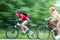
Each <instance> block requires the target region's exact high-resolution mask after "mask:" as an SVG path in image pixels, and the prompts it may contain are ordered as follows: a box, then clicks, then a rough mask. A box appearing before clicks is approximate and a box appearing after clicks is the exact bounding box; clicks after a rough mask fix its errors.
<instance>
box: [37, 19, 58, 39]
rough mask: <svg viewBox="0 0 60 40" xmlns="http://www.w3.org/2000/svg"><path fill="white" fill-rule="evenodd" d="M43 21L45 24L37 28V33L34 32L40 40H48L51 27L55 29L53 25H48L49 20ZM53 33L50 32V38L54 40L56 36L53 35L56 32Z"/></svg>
mask: <svg viewBox="0 0 60 40" xmlns="http://www.w3.org/2000/svg"><path fill="white" fill-rule="evenodd" d="M45 20H46V22H45V23H44V24H43V25H41V26H39V27H38V28H37V31H36V32H37V38H39V39H41V40H48V39H49V37H50V33H51V30H52V29H53V27H52V26H54V27H56V26H55V25H50V21H49V20H50V19H48V20H47V19H45ZM51 27H52V28H51ZM54 32H55V31H54ZM54 32H52V37H53V39H54V40H55V36H56V35H57V34H55V33H56V32H55V33H54Z"/></svg>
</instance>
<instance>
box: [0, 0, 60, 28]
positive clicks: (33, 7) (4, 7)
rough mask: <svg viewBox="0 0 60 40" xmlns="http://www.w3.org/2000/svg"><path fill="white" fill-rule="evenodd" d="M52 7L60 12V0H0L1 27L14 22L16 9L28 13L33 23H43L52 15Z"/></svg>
mask: <svg viewBox="0 0 60 40" xmlns="http://www.w3.org/2000/svg"><path fill="white" fill-rule="evenodd" d="M50 7H55V9H56V10H57V11H58V12H59V13H60V0H0V28H2V29H3V28H7V27H8V26H9V25H13V24H14V20H15V19H16V18H17V16H16V14H15V10H16V9H19V11H25V12H26V13H28V14H29V16H30V20H31V22H30V23H31V24H33V23H34V24H37V25H42V24H43V23H44V22H45V20H44V19H45V18H48V17H49V16H50V11H49V8H50Z"/></svg>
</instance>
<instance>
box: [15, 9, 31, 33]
mask: <svg viewBox="0 0 60 40" xmlns="http://www.w3.org/2000/svg"><path fill="white" fill-rule="evenodd" d="M15 12H16V15H17V16H18V17H19V20H22V21H23V22H22V24H21V29H22V32H23V33H24V34H25V33H27V32H29V31H30V30H29V28H28V27H27V26H26V25H27V24H28V23H29V22H30V19H29V15H28V14H27V13H24V12H19V10H16V11H15Z"/></svg>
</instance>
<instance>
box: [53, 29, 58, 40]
mask: <svg viewBox="0 0 60 40" xmlns="http://www.w3.org/2000/svg"><path fill="white" fill-rule="evenodd" d="M57 34H58V30H53V32H52V38H53V39H54V40H55V37H56V36H57Z"/></svg>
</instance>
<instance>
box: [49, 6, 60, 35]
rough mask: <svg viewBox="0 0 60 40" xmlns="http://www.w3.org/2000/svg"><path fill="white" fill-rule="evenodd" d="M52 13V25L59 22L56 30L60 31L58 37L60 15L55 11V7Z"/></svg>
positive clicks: (51, 9)
mask: <svg viewBox="0 0 60 40" xmlns="http://www.w3.org/2000/svg"><path fill="white" fill-rule="evenodd" d="M49 10H50V12H51V16H50V17H49V18H50V19H51V24H55V22H57V24H56V28H57V30H58V35H60V27H59V26H60V14H59V13H58V12H57V11H56V10H55V8H54V7H51V8H50V9H49Z"/></svg>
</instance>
